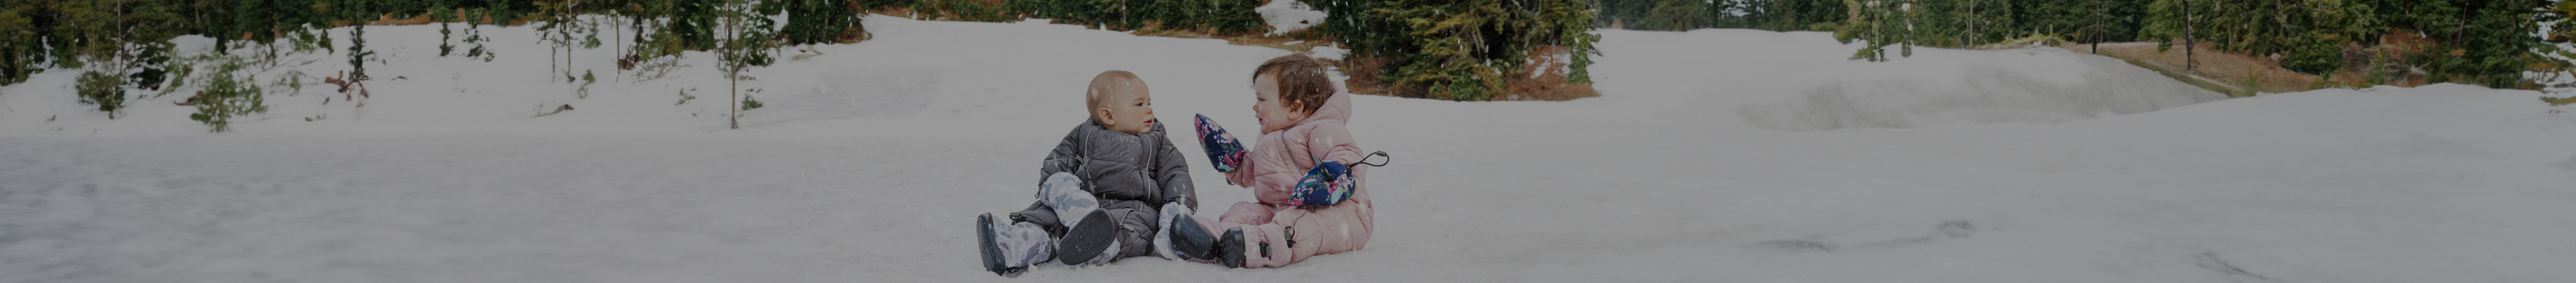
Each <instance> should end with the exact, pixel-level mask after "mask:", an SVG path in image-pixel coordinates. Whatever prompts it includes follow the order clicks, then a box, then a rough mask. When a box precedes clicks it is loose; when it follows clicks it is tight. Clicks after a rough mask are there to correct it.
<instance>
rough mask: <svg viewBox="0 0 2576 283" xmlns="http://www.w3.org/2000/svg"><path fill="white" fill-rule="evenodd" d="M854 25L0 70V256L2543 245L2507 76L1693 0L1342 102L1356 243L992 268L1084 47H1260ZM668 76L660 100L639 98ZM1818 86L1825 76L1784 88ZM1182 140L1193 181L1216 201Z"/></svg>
mask: <svg viewBox="0 0 2576 283" xmlns="http://www.w3.org/2000/svg"><path fill="white" fill-rule="evenodd" d="M869 21H870V22H869V27H870V28H871V29H872V31H873V32H875V34H876V36H877V37H876V38H877V39H876V40H873V41H868V42H864V43H860V44H854V45H833V46H822V47H817V48H816V49H817V50H818V51H820V52H821V53H822V54H823V55H819V56H813V57H811V58H809V59H807V60H803V61H787V62H782V63H781V64H780V65H778V66H775V67H769V68H761V69H758V70H757V71H755V73H754V75H755V76H757V77H759V78H760V81H758V82H754V83H747V84H746V86H747V87H750V88H761V89H764V91H763V92H761V93H759V94H757V96H758V97H760V99H761V100H763V101H764V102H768V103H769V107H768V108H763V109H760V110H753V111H750V112H747V115H748V116H747V117H746V118H745V120H744V121H745V124H746V125H747V126H748V127H746V128H745V129H741V130H725V129H724V121H723V119H721V116H722V114H719V113H721V110H722V106H721V104H720V103H721V99H722V95H723V92H721V91H720V90H721V89H722V83H721V82H720V81H717V80H716V79H714V77H715V74H713V73H712V71H708V70H706V69H711V68H709V67H710V66H713V62H711V61H708V60H706V59H705V58H706V57H707V56H702V55H699V56H694V57H691V59H690V60H691V61H687V62H688V64H691V65H694V66H697V67H696V68H690V69H685V70H683V71H682V73H675V75H676V76H677V77H675V78H666V79H662V80H652V81H642V82H636V81H634V80H632V78H628V79H626V80H625V81H618V82H607V81H603V82H602V83H600V84H599V85H594V86H592V90H591V94H590V96H589V97H588V98H576V97H575V96H574V95H573V94H572V93H571V92H570V88H571V86H570V85H566V84H563V83H560V82H557V83H548V82H546V77H545V76H544V73H545V72H544V71H543V70H544V69H545V66H544V64H543V61H540V60H542V57H539V56H541V55H540V54H543V53H545V50H544V49H542V47H541V46H538V45H535V44H534V43H532V42H533V40H532V39H531V38H532V37H529V36H528V34H529V33H530V31H529V30H526V29H515V28H514V29H487V30H485V33H486V34H489V35H496V36H501V38H500V41H499V43H498V44H497V45H494V47H496V48H502V49H501V51H502V52H503V53H501V54H502V56H503V57H501V58H502V60H498V61H495V62H490V63H486V62H481V61H466V60H463V59H456V58H434V56H429V55H424V54H425V53H423V52H435V50H436V49H435V47H434V46H435V43H434V42H431V41H430V39H424V38H435V37H424V36H421V35H426V34H434V33H435V32H436V31H435V29H436V27H434V26H430V27H423V26H403V27H377V28H370V29H369V32H370V34H371V35H381V37H380V38H379V37H371V38H370V41H371V43H376V44H379V45H380V46H386V47H384V50H385V51H383V52H384V53H386V54H387V55H385V57H386V61H388V62H389V63H387V64H386V65H384V66H371V67H370V68H371V70H373V71H374V72H378V74H377V75H376V76H377V77H378V78H379V79H380V80H381V79H385V78H393V77H396V76H404V77H408V78H409V79H405V80H381V81H376V82H370V84H371V85H373V86H374V87H375V98H373V100H364V101H366V102H367V103H368V105H367V106H364V107H357V106H352V105H348V103H345V102H346V101H341V102H333V103H331V104H328V105H324V104H320V102H321V100H322V97H324V96H329V97H333V98H335V99H336V98H337V97H338V95H337V94H330V95H325V94H322V93H324V92H327V90H322V91H316V90H317V89H320V88H319V87H309V86H308V87H306V88H305V90H304V93H305V94H304V95H300V96H281V97H272V98H271V99H270V100H269V101H270V102H272V103H275V104H277V105H279V106H277V108H276V109H275V110H272V111H271V112H270V113H268V114H266V115H265V116H262V117H261V119H262V120H259V121H252V122H246V123H244V124H241V125H239V126H238V127H239V132H238V133H224V134H206V133H200V132H201V131H203V129H204V128H202V127H203V126H200V125H196V124H195V123H194V122H193V121H187V120H186V119H185V118H184V117H185V115H186V113H188V112H189V111H190V110H188V109H183V108H181V107H177V106H160V105H166V104H164V103H166V102H168V101H173V100H175V99H176V97H164V98H159V99H152V100H144V101H138V102H136V103H135V105H137V106H136V108H135V109H134V110H133V111H132V116H131V117H127V118H121V119H118V120H112V121H111V120H107V119H106V117H105V116H104V115H103V114H99V113H97V112H95V111H80V110H79V109H77V108H76V107H78V105H76V104H74V103H73V102H72V100H70V98H69V97H71V95H69V94H68V90H66V89H62V88H64V87H62V86H64V85H68V84H67V83H65V82H68V81H69V78H70V77H71V74H72V73H76V72H64V71H61V70H56V71H54V72H48V73H45V74H42V75H39V76H38V77H37V78H36V81H33V82H30V83H27V84H20V85H14V86H9V87H7V88H0V109H5V110H0V144H7V145H8V146H0V216H5V217H0V282H170V281H189V282H741V281H751V282H998V281H1031V282H1038V281H1044V282H1059V281H1071V282H1201V281H1235V282H1246V281H1248V282H1347V281H1364V282H1365V281H1378V282H1388V281H1392V282H1413V281H1431V282H1479V281H1503V282H1519V281H1540V282H1567V281H1579V282H1594V281H1605V282H1635V281H1645V282H2266V281H2270V282H2459V281H2480V282H2558V281H2564V280H2565V279H2567V278H2576V271H2568V270H2567V269H2565V268H2563V267H2565V266H2569V265H2571V264H2576V241H2571V240H2568V239H2569V238H2568V237H2565V236H2564V235H2570V234H2576V218H2570V217H2567V215H2576V191H2571V190H2568V189H2567V188H2570V187H2576V147H2569V146H2568V141H2570V140H2576V116H2571V115H2576V114H2567V113H2549V110H2550V109H2551V108H2550V107H2547V106H2545V105H2544V104H2540V103H2537V102H2535V101H2532V97H2534V96H2535V95H2536V94H2535V93H2532V92H2526V91H2498V90H2488V89H2483V88H2473V87H2463V86H2456V85H2435V86H2427V87H2422V88H2413V89H2406V88H2377V89H2368V90H2326V91H2315V92H2304V93H2289V94H2278V95H2267V96H2262V97H2254V98H2243V99H2229V100H2218V101H2208V100H2209V99H2208V98H2207V97H2206V96H2204V95H2206V92H2199V91H2198V90H2196V89H2190V88H2189V87H2188V86H2184V87H2181V88H2179V90H2169V89H2176V88H2174V87H2173V86H2172V85H2173V84H2178V83H2172V82H2171V81H2161V82H2162V83H2164V84H2159V83H2157V82H2159V81H2158V80H2161V79H2162V78H2161V77H2155V75H2154V74H2152V73H2145V74H2144V75H2139V73H2137V72H2133V71H2135V70H2134V67H2127V66H2126V65H2120V64H2100V62H2101V61H2100V60H2106V59H2102V58H2099V57H2090V56H2085V55H2081V54H2074V53H2067V52H2065V51H2061V50H2050V49H2040V50H2004V51H1958V50H1917V54H1916V56H1915V57H1913V58H1906V59H1899V60H1897V61H1896V62H1892V63H1867V62H1851V61H1843V60H1840V58H1842V56H1844V55H1847V54H1848V52H1849V51H1850V50H1852V48H1855V47H1854V46H1841V45H1837V44H1834V43H1833V42H1832V41H1831V40H1830V39H1829V38H1827V35H1825V34H1819V33H1772V32H1761V31H1736V30H1701V31H1693V32H1687V33H1673V32H1632V31H1603V32H1602V33H1603V34H1604V36H1605V38H1604V40H1603V41H1602V42H1601V47H1602V50H1603V51H1604V53H1606V54H1607V55H1606V56H1604V57H1600V58H1601V59H1600V60H1601V61H1600V62H1601V63H1600V64H1599V65H1597V66H1596V67H1595V69H1594V70H1593V71H1594V74H1595V76H1597V77H1598V80H1599V82H1600V84H1598V85H1597V87H1598V88H1600V89H1601V90H1602V92H1603V93H1604V96H1602V97H1599V98H1587V99H1581V100H1575V101H1569V102H1489V103H1461V102H1444V101H1430V100H1414V99H1396V98H1387V97H1379V96H1360V97H1357V98H1356V99H1357V100H1356V101H1355V105H1356V106H1355V107H1356V110H1355V111H1356V113H1355V115H1354V119H1353V121H1354V123H1353V124H1352V125H1351V130H1352V131H1353V132H1354V135H1355V136H1356V137H1357V138H1360V139H1362V141H1361V142H1362V143H1361V145H1362V146H1363V147H1365V148H1366V149H1368V150H1385V151H1388V152H1391V153H1393V154H1394V155H1396V159H1397V160H1395V161H1394V164H1393V166H1391V167H1388V168H1383V169H1377V170H1373V171H1374V175H1373V176H1372V178H1375V179H1372V180H1370V182H1371V186H1372V188H1373V189H1374V190H1375V191H1374V192H1372V194H1373V195H1374V196H1375V197H1376V198H1377V201H1378V205H1379V206H1378V209H1377V211H1378V212H1381V214H1380V215H1378V216H1379V217H1378V220H1379V221H1381V222H1379V223H1378V226H1377V227H1378V228H1379V229H1380V230H1377V231H1376V233H1375V235H1376V237H1377V238H1376V239H1373V240H1372V242H1371V244H1372V245H1370V246H1369V247H1368V248H1367V249H1365V250H1361V251H1356V252H1351V253H1346V254H1337V255H1327V256H1320V257H1316V258H1313V259H1311V260H1309V261H1307V262H1304V263H1299V264H1297V265H1294V266H1291V267H1287V268H1279V269H1265V270H1225V269H1220V268H1216V267H1213V266H1209V265H1202V264H1190V263H1183V262H1175V261H1163V260H1158V259H1151V258H1133V259H1128V260H1125V261H1121V262H1118V263H1115V264H1112V265H1109V266H1104V267H1092V268H1079V269H1076V268H1067V267H1064V266H1060V265H1055V264H1046V265H1042V266H1040V267H1039V268H1037V270H1034V271H1031V272H1029V273H1028V274H1027V275H1025V276H1022V277H1021V278H1017V279H1005V278H1001V277H996V276H992V275H991V274H989V273H983V272H982V271H981V270H980V267H978V266H977V265H976V263H975V255H974V254H973V253H971V251H972V249H973V246H974V243H973V242H972V237H971V231H972V228H971V227H970V226H969V223H970V222H971V219H972V217H973V215H975V214H977V213H985V212H1003V211H1010V210H1016V209H1018V208H1021V207H1023V206H1025V205H1026V204H1027V203H1028V202H1029V201H1030V199H1029V194H1030V193H1032V190H1033V189H1034V185H1035V183H1036V178H1035V177H1036V176H1034V175H1035V174H1034V172H1033V171H1034V170H1032V169H1033V168H1034V167H1035V161H1037V159H1038V157H1039V156H1041V155H1043V154H1044V151H1045V150H1047V149H1048V147H1049V146H1052V145H1053V143H1054V142H1055V140H1056V139H1057V138H1060V137H1061V136H1062V134H1063V133H1064V131H1066V130H1067V129H1068V128H1070V127H1073V126H1074V125H1075V124H1076V123H1079V122H1080V120H1081V119H1082V116H1081V115H1082V114H1081V112H1080V111H1081V110H1079V107H1078V105H1079V104H1080V99H1079V98H1077V96H1078V94H1079V93H1080V88H1081V86H1082V84H1083V83H1084V82H1086V81H1087V80H1088V78H1089V77H1090V76H1091V75H1093V74H1095V73H1097V72H1098V71H1101V70H1109V69H1122V70H1130V71H1134V72H1136V73H1138V74H1139V75H1140V76H1142V77H1144V78H1145V79H1146V80H1147V82H1148V83H1149V84H1150V86H1151V87H1152V90H1153V92H1154V94H1155V97H1154V98H1155V108H1156V110H1159V111H1160V112H1161V113H1159V114H1158V115H1159V116H1160V117H1162V118H1171V119H1174V120H1172V121H1183V120H1185V119H1186V118H1187V117H1189V116H1188V115H1190V114H1199V113H1203V114H1207V115H1209V116H1210V117H1213V118H1215V119H1217V120H1218V121H1219V122H1220V123H1224V124H1226V125H1233V126H1236V127H1238V128H1240V127H1249V126H1251V125H1253V123H1252V119H1249V116H1250V115H1251V111H1250V109H1249V106H1250V103H1251V99H1250V98H1249V97H1250V96H1251V95H1250V91H1249V90H1248V89H1246V88H1245V87H1244V85H1245V77H1246V75H1248V74H1247V73H1248V72H1249V71H1250V68H1251V67H1252V66H1253V65H1255V64H1257V63H1258V62H1259V61H1261V60H1263V59H1267V58H1268V57H1271V56H1276V55H1280V54H1286V51H1281V50H1277V49H1268V48H1261V47H1244V46H1230V45H1226V44H1224V43H1223V42H1221V41H1217V40H1206V39H1172V38H1154V37H1135V36H1129V35H1124V34H1120V33H1115V32H1106V31H1096V30H1084V29H1080V28H1078V27H1074V26H1063V25H1043V24H1035V23H1020V24H996V23H966V22H919V21H910V20H904V19H898V18H888V17H874V18H869ZM512 36H519V37H512ZM342 46H345V45H342ZM1712 50H1716V51H1714V52H1712ZM582 52H585V53H583V54H576V56H583V57H577V60H580V61H577V62H578V63H579V64H580V66H581V68H585V69H590V70H595V71H601V72H606V71H610V70H614V69H613V68H612V67H610V66H613V65H611V64H610V62H609V61H607V60H606V59H607V58H608V56H604V55H602V54H606V53H607V51H604V50H583V51H582ZM590 53H598V54H590ZM427 54H434V53H427ZM790 55H791V56H792V55H793V53H791V54H790ZM304 58H306V59H313V60H316V62H314V63H312V64H310V65H304V66H305V67H299V68H304V69H305V70H306V72H307V73H315V74H320V73H327V72H329V71H331V70H336V69H341V68H345V66H340V65H333V64H338V63H340V62H345V61H341V59H340V58H341V57H330V55H329V54H322V55H308V56H307V57H304ZM2114 63H2116V62H2114ZM2122 68H2128V69H2122ZM282 71H283V69H280V70H272V73H267V74H263V75H262V77H263V78H264V79H265V78H269V77H271V76H273V75H274V74H275V73H274V72H282ZM601 76H602V77H603V80H605V79H606V77H608V75H607V74H605V73H603V74H601ZM2005 78H2009V79H2005ZM1835 86H1840V87H1841V93H1842V94H1840V95H1820V94H1819V93H1829V92H1824V91H1818V90H1820V89H1828V88H1832V87H1835ZM688 88H696V89H697V90H696V91H693V92H692V93H695V94H696V95H697V96H698V100H694V101H692V102H689V103H688V104H683V105H672V104H674V103H675V102H676V101H677V100H678V97H677V95H676V92H677V91H678V90H679V89H688ZM1862 90H1866V91H1862ZM2094 93H2111V94H2102V95H2096V94H2094ZM1927 96H1928V97H1927ZM1836 97H1840V98H1836ZM1826 98H1836V99H1843V100H1839V101H1842V102H1839V103H1841V104H1839V105H1843V106H1848V107H1814V106H1817V105H1836V104H1834V103H1813V102H1815V101H1828V102H1831V101H1837V100H1834V99H1826ZM1800 101H1807V103H1805V104H1801V102H1800ZM2201 101H2208V102H2204V103H2198V104H2191V102H2201ZM710 102H715V103H710ZM566 103H569V104H572V105H574V106H575V107H577V108H578V109H577V110H573V111H569V112H564V113H562V114H557V115H552V116H546V117H538V118H529V116H534V115H536V114H537V113H536V112H535V111H536V110H537V108H539V107H542V106H544V105H562V104H566ZM2177 106H2178V107H2177ZM1799 107H1806V108H1799ZM2164 108H2170V109H2164ZM1781 109H1798V110H1801V111H1809V112H1815V111H1825V112H1831V111H1843V112H1832V113H1828V114H1837V115H1841V116H1836V115H1821V116H1798V115H1796V114H1794V113H1802V112H1798V111H1780V110H1781ZM2156 109H2163V110H2156ZM2148 110H2155V111H2148ZM1782 113H1792V114H1782ZM1857 114H1874V115H1881V116H1853V115H1857ZM2122 114H2125V115H2122ZM311 116H327V117H328V118H326V119H323V120H320V121H311V122H308V121H304V120H302V119H301V118H302V117H311ZM1782 117H1788V118H1782ZM1796 117H1858V118H1852V119H1874V120H1813V118H1796ZM48 118H55V119H54V120H53V121H47V119H48ZM1773 118H1778V119H1773ZM1766 119H1771V120H1766ZM1797 119H1810V120H1797ZM1834 119H1842V118H1834ZM1782 121H1879V122H1885V121H1902V123H1842V124H1835V123H1807V122H1798V123H1785V122H1782ZM1818 125H1827V126H1818ZM1830 125H1865V126H1830ZM1173 130H1177V131H1179V132H1186V131H1187V130H1185V128H1178V127H1176V128H1173ZM1176 142H1179V144H1183V145H1188V144H1193V143H1192V142H1190V141H1186V140H1176ZM1184 151H1185V153H1187V154H1189V155H1191V156H1192V157H1193V158H1192V159H1191V160H1194V161H1196V160H1204V159H1203V158H1197V154H1198V153H1197V152H1196V151H1195V150H1184ZM1193 169H1195V170H1198V171H1194V174H1195V175H1193V177H1194V178H1195V179H1196V181H1197V183H1198V186H1199V188H1200V196H1201V197H1202V198H1204V199H1205V200H1206V201H1204V202H1203V207H1202V209H1203V210H1221V208H1222V207H1223V205H1225V204H1228V203H1231V202H1235V201H1245V200H1250V199H1251V197H1250V194H1249V193H1248V192H1247V191H1246V190H1244V189H1239V188H1235V187H1232V186H1227V185H1225V184H1224V182H1223V181H1222V178H1221V177H1220V175H1218V174H1217V173H1216V172H1214V171H1213V170H1209V169H1206V167H1205V166H1204V165H1200V166H1194V167H1193ZM1209 213H1213V212H1209Z"/></svg>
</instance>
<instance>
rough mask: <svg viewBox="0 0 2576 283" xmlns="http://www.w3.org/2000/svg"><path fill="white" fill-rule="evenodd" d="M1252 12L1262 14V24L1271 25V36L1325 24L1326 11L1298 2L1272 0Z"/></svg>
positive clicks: (1293, 0) (1292, 0)
mask: <svg viewBox="0 0 2576 283" xmlns="http://www.w3.org/2000/svg"><path fill="white" fill-rule="evenodd" d="M1252 11H1253V12H1255V13H1261V22H1262V23H1267V24H1269V25H1270V34H1271V35H1281V34H1288V33H1289V32H1295V31H1298V30H1304V29H1306V27H1312V26H1315V24H1321V23H1324V11H1317V10H1315V7H1310V6H1306V3H1304V2H1298V1H1296V0H1270V3H1269V4H1262V5H1261V7H1259V8H1252Z"/></svg>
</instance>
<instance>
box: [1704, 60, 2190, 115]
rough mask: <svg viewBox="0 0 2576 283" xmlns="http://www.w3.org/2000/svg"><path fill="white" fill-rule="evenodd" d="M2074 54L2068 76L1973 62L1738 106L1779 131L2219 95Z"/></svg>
mask: <svg viewBox="0 0 2576 283" xmlns="http://www.w3.org/2000/svg"><path fill="white" fill-rule="evenodd" d="M2074 59H2076V61H2077V62H2078V63H2081V64H2082V66H2083V67H2082V68H2081V71H2077V72H2076V73H2075V75H2078V76H2080V77H2081V78H2080V79H2077V80H2071V81H2070V80H2063V79H2051V78H2045V77H2041V76H2043V75H2040V74H2032V72H2033V71H2032V70H2026V69H2015V68H2008V67H2001V66H1972V67H1968V68H1966V69H1965V70H1964V71H1961V72H1960V73H1959V74H1958V75H1957V76H1950V77H1952V78H1956V79H1957V80H1958V81H1955V82H1946V83H1948V85H1944V84H1943V83H1944V82H1933V81H1925V80H1923V79H1921V78H1886V79H1876V80H1862V81H1853V80H1835V81H1833V82H1831V83H1827V84H1825V85H1821V86H1815V87H1811V88H1808V89H1805V90H1801V91H1798V92H1797V93H1798V95H1796V96H1794V97H1789V98H1786V99H1779V100H1774V101H1767V102H1755V103H1748V104H1744V105H1741V106H1739V110H1740V112H1738V113H1739V114H1741V115H1742V116H1743V117H1744V119H1745V120H1747V121H1750V122H1752V123H1753V124H1754V125H1755V126H1758V127H1763V128H1770V129H1781V130H1831V129H1869V128H1913V127H1926V126H1940V125H1957V124H1989V123H2046V122H2067V121H2075V120H2084V119H2092V118H2101V117H2105V116H2111V115H2124V114H2137V113H2144V112H2148V111H2156V110H2162V109H2166V108H2173V107H2180V106H2183V105H2191V104H2195V103H2201V102H2208V101H2214V100H2219V99H2225V98H2226V96H2224V95H2221V94H2219V93H2217V92H2211V91H2208V90H2204V89H2200V88H2198V87H2194V86H2191V85H2189V84H2184V83H2181V82H2177V81H2174V80H2173V79H2170V78H2166V77H2164V76H2163V75H2160V74H2157V73H2155V72H2154V71H2150V70H2147V69H2144V68H2138V67H2137V66H2132V65H2128V64H2126V63H2122V62H2120V61H2118V60H2113V59H2107V58H2074ZM2043 71H2048V70H2043ZM2054 71H2063V70H2054ZM1927 77H1928V76H1927Z"/></svg>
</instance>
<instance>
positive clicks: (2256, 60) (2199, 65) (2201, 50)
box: [2060, 42, 2430, 97]
mask: <svg viewBox="0 0 2576 283" xmlns="http://www.w3.org/2000/svg"><path fill="white" fill-rule="evenodd" d="M2094 46H2096V45H2093V44H2066V45H2060V47H2063V48H2066V50H2073V51H2076V52H2084V53H2091V54H2098V55H2102V56H2110V57H2112V58H2120V59H2123V60H2128V61H2129V62H2130V63H2131V64H2136V65H2138V66H2140V67H2146V68H2148V69H2153V70H2156V71H2158V72H2164V73H2165V74H2166V75H2167V76H2171V77H2174V78H2175V79H2177V80H2183V81H2185V82H2190V83H2192V84H2194V85H2201V86H2203V87H2204V88H2212V89H2211V90H2212V91H2218V92H2221V93H2227V94H2228V95H2229V96H2237V97H2243V96H2251V95H2253V92H2258V91H2259V92H2270V93H2283V92H2297V91H2307V90H2314V89H2319V88H2327V87H2348V86H2367V85H2370V84H2369V83H2367V79H2366V75H2368V74H2367V73H2366V71H2367V70H2369V67H2370V61H2369V60H2370V59H2369V58H2370V57H2369V56H2370V54H2371V53H2370V52H2380V51H2377V50H2364V49H2358V48H2356V50H2357V51H2359V52H2356V53H2357V54H2352V55H2348V56H2345V57H2347V58H2353V59H2348V60H2346V61H2347V62H2345V64H2344V68H2343V69H2341V70H2337V71H2335V72H2334V73H2333V76H2331V79H2328V78H2325V77H2321V76H2315V75H2307V74H2300V73H2298V72H2292V71H2290V70H2289V69H2283V68H2281V63H2280V59H2278V58H2272V57H2265V56H2252V55H2246V54H2243V53H2234V52H2226V51H2218V50H2215V49H2212V48H2211V47H2210V46H2209V44H2207V43H2202V44H2200V45H2199V46H2197V48H2194V49H2191V50H2190V51H2189V52H2188V53H2186V51H2185V50H2184V45H2182V44H2181V43H2179V42H2177V43H2175V44H2174V46H2173V48H2172V49H2171V50H2164V51H2157V50H2156V43H2154V42H2128V43H2104V44H2101V45H2099V46H2100V47H2101V49H2100V50H2095V49H2094ZM2384 48H2393V47H2380V48H2374V49H2384ZM2186 56H2188V58H2189V59H2190V61H2189V62H2186V61H2185V59H2186ZM2356 60H2358V62H2353V61H2356ZM2186 64H2188V66H2186ZM2403 73H2406V74H2403V75H2401V76H2403V77H2402V78H2401V77H2390V78H2387V79H2386V81H2385V82H2382V83H2380V84H2386V85H2395V86H2404V87H2414V86H2418V85H2424V84H2427V81H2429V80H2430V78H2427V77H2424V76H2423V75H2422V73H2423V72H2403ZM2221 87H2223V88H2225V89H2220V88H2221Z"/></svg>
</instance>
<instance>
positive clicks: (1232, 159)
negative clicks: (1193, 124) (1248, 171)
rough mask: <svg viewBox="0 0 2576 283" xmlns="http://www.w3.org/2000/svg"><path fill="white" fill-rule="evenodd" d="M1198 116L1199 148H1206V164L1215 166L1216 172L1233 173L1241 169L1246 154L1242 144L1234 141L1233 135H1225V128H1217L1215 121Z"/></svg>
mask: <svg viewBox="0 0 2576 283" xmlns="http://www.w3.org/2000/svg"><path fill="white" fill-rule="evenodd" d="M1198 116H1199V124H1198V129H1199V146H1200V147H1204V148H1207V156H1208V163H1210V164H1211V165H1215V166H1216V171H1217V172H1234V170H1235V169H1238V168H1243V156H1244V152H1246V150H1244V149H1243V142H1242V141H1237V140H1235V139H1234V135H1233V134H1227V133H1225V128H1223V127H1217V126H1216V121H1212V120H1208V117H1207V115H1198Z"/></svg>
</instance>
